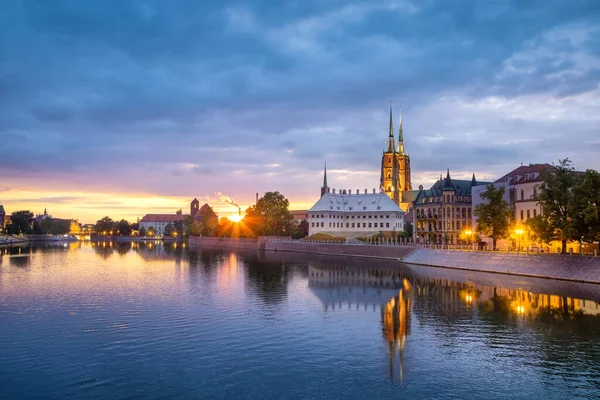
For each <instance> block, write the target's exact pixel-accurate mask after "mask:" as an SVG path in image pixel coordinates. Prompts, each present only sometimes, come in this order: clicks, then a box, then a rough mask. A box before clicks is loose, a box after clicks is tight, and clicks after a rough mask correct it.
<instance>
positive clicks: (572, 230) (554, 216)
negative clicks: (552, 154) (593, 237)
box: [534, 158, 581, 254]
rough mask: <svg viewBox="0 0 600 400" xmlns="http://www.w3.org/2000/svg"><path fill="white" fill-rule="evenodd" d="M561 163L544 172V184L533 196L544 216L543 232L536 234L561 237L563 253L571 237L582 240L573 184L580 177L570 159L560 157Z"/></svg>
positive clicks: (542, 218) (557, 238) (555, 237)
mask: <svg viewBox="0 0 600 400" xmlns="http://www.w3.org/2000/svg"><path fill="white" fill-rule="evenodd" d="M558 164H559V165H558V166H557V167H554V168H548V169H546V170H544V171H542V173H541V176H542V183H541V184H540V187H539V191H538V193H537V194H536V195H535V197H534V199H535V200H537V202H538V203H539V204H540V206H541V210H542V216H541V217H540V219H541V220H542V221H543V222H540V223H539V225H540V226H541V227H543V228H544V230H545V231H544V232H536V235H542V236H546V235H547V234H550V235H551V237H552V239H553V240H554V239H555V240H560V242H561V252H562V253H563V254H564V253H566V252H567V242H568V241H569V240H579V239H580V238H581V237H580V235H579V234H578V232H577V231H578V229H577V226H578V224H577V221H578V219H577V207H576V206H575V204H576V202H575V195H574V190H573V189H574V187H575V185H576V184H577V181H578V178H577V175H576V174H575V173H574V168H573V167H572V166H571V161H570V160H569V159H568V158H565V159H564V160H559V162H558Z"/></svg>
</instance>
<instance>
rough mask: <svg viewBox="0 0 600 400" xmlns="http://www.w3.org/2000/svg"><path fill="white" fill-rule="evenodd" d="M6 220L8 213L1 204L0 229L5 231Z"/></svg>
mask: <svg viewBox="0 0 600 400" xmlns="http://www.w3.org/2000/svg"><path fill="white" fill-rule="evenodd" d="M5 219H6V211H4V206H3V205H2V204H0V229H4V225H5V223H4V221H5Z"/></svg>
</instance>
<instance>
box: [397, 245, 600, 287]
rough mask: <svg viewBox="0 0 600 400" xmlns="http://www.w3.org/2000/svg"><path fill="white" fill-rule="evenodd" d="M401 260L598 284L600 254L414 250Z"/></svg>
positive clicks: (599, 279) (420, 263)
mask: <svg viewBox="0 0 600 400" xmlns="http://www.w3.org/2000/svg"><path fill="white" fill-rule="evenodd" d="M403 262H405V263H407V264H417V265H427V266H434V267H443V268H455V269H464V270H471V271H482V272H493V273H501V274H509V275H522V276H531V277H540V278H551V279H561V280H567V281H575V282H590V283H598V284H600V257H586V256H569V255H557V254H552V255H550V254H507V253H491V252H468V251H448V250H429V249H416V250H415V251H413V252H412V253H410V254H408V255H407V256H406V257H405V258H404V259H403Z"/></svg>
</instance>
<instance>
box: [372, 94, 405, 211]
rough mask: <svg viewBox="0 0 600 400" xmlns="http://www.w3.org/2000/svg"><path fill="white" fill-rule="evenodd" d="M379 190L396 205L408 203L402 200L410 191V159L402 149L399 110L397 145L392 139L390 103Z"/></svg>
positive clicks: (392, 126) (392, 123) (392, 124)
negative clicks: (388, 124)
mask: <svg viewBox="0 0 600 400" xmlns="http://www.w3.org/2000/svg"><path fill="white" fill-rule="evenodd" d="M380 188H381V189H382V190H383V191H384V192H385V193H386V194H387V195H388V196H389V198H390V199H392V200H393V201H394V202H395V203H396V204H398V205H399V206H401V208H402V203H409V201H408V199H403V197H404V196H403V194H404V192H407V191H411V190H412V185H411V182H410V157H409V156H408V154H406V152H405V149H404V134H403V132H402V111H401V110H400V125H399V127H398V143H396V138H395V137H394V122H393V115H392V104H391V102H390V127H389V133H388V140H387V146H386V147H385V150H384V151H383V154H382V155H381V178H380Z"/></svg>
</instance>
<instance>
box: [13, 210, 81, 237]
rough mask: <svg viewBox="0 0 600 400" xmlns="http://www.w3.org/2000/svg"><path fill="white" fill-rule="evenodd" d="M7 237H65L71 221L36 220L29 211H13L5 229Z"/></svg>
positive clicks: (69, 229) (57, 219)
mask: <svg viewBox="0 0 600 400" xmlns="http://www.w3.org/2000/svg"><path fill="white" fill-rule="evenodd" d="M5 231H6V233H7V234H9V235H66V234H67V233H69V232H70V231H71V220H70V219H61V218H41V219H36V218H34V215H33V213H32V212H31V211H29V210H19V211H15V212H13V213H12V214H11V216H10V223H9V224H8V225H7V226H6V227H5Z"/></svg>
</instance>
